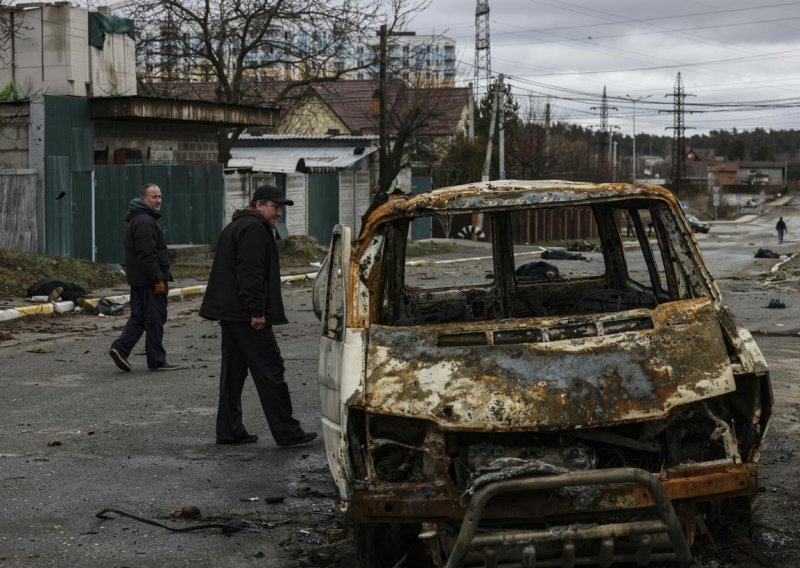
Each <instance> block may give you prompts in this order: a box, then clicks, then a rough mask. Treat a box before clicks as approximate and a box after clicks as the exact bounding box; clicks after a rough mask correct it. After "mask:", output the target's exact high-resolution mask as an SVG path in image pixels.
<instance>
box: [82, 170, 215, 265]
mask: <svg viewBox="0 0 800 568" xmlns="http://www.w3.org/2000/svg"><path fill="white" fill-rule="evenodd" d="M147 182H152V183H155V184H157V185H158V186H159V187H160V188H161V193H162V195H163V197H164V199H163V202H162V205H161V227H162V228H163V229H164V234H165V236H166V239H167V244H208V245H211V246H214V245H215V244H216V242H217V238H218V237H219V233H220V231H222V227H223V225H224V215H225V201H224V198H225V188H224V181H223V174H222V165H221V164H209V165H162V164H158V165H149V164H129V165H124V166H119V165H117V166H100V165H98V166H96V169H95V204H96V205H95V212H96V245H97V260H98V261H99V262H108V263H121V262H122V260H123V258H124V251H123V248H122V234H123V229H124V227H125V215H126V213H127V211H128V204H129V203H130V201H131V199H134V198H135V197H138V196H139V188H140V187H141V186H142V184H144V183H147Z"/></svg>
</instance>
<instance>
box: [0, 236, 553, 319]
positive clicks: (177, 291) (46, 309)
mask: <svg viewBox="0 0 800 568" xmlns="http://www.w3.org/2000/svg"><path fill="white" fill-rule="evenodd" d="M540 248H541V247H540ZM544 250H545V249H543V248H542V249H541V250H538V251H529V252H522V253H517V254H515V255H514V256H529V255H539V254H542V252H544ZM489 258H491V257H483V256H481V257H475V256H465V257H461V258H450V259H440V260H426V259H418V260H409V261H408V262H406V264H407V265H408V266H424V265H432V264H454V263H458V262H474V261H476V260H485V259H489ZM317 274H319V271H317V272H308V273H300V274H290V275H286V276H281V284H285V283H287V282H301V281H303V280H313V279H314V278H316V276H317ZM205 293H206V285H205V284H203V285H198V286H185V287H183V288H173V289H172V290H170V291H169V294H168V297H170V298H184V297H188V296H196V295H203V294H205ZM103 298H105V299H106V300H108V301H109V302H112V303H115V304H127V303H128V302H129V301H130V294H121V295H118V296H103ZM85 300H86V302H87V303H88V304H90V305H91V306H92V307H97V303H98V302H99V301H100V300H101V298H86V299H85ZM76 307H78V308H79V306H76V305H75V303H74V302H68V301H65V302H42V303H40V304H33V305H30V306H20V307H18V308H8V309H5V310H0V322H3V321H9V320H14V319H17V318H21V317H24V316H33V315H47V314H56V313H57V314H63V313H66V312H72V311H75V309H76Z"/></svg>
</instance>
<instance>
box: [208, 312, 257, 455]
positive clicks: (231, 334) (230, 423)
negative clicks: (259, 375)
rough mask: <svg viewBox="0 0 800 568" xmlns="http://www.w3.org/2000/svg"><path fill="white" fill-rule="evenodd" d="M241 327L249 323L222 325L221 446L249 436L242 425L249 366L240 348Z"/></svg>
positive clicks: (227, 323) (220, 383)
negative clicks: (243, 394) (243, 392)
mask: <svg viewBox="0 0 800 568" xmlns="http://www.w3.org/2000/svg"><path fill="white" fill-rule="evenodd" d="M242 325H248V327H249V324H240V323H235V322H224V321H222V322H220V329H221V335H222V362H221V367H220V375H219V405H218V407H217V443H220V444H225V443H235V442H236V441H237V440H241V439H242V437H243V436H246V435H247V430H246V429H245V427H244V424H242V389H244V382H245V379H247V363H246V362H245V358H244V355H243V354H242V351H241V350H240V349H239V337H240V336H241V335H242V334H241V332H238V328H239V327H241V326H242ZM255 439H258V438H257V437H256V438H255ZM255 439H254V440H252V441H255Z"/></svg>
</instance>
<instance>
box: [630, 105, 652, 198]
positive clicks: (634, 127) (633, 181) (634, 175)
mask: <svg viewBox="0 0 800 568" xmlns="http://www.w3.org/2000/svg"><path fill="white" fill-rule="evenodd" d="M652 96H653V95H644V96H642V97H637V98H633V97H632V96H630V95H625V98H626V99H628V100H629V101H631V102H632V103H633V179H632V180H631V181H632V183H636V103H638V102H639V101H642V100H644V99H647V98H650V97H652Z"/></svg>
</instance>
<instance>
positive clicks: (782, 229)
mask: <svg viewBox="0 0 800 568" xmlns="http://www.w3.org/2000/svg"><path fill="white" fill-rule="evenodd" d="M775 230H776V231H778V244H779V245H780V244H783V234H784V233H785V232H786V223H785V222H784V221H783V217H780V218H778V224H777V225H775Z"/></svg>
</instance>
